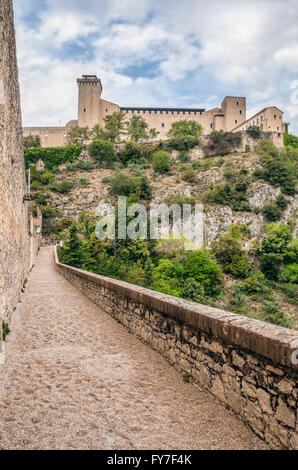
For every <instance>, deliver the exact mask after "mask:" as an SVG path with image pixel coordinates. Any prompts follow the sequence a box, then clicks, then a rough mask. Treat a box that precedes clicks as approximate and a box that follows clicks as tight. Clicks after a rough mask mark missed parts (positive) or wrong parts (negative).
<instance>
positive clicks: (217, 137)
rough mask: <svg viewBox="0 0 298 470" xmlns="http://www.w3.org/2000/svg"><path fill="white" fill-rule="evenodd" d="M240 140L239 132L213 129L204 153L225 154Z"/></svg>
mask: <svg viewBox="0 0 298 470" xmlns="http://www.w3.org/2000/svg"><path fill="white" fill-rule="evenodd" d="M241 142H242V134H241V132H224V131H213V132H211V134H210V135H209V138H208V143H207V145H206V148H205V155H209V156H216V155H227V154H228V153H230V152H231V151H232V149H233V148H235V147H238V146H239V145H240V144H241Z"/></svg>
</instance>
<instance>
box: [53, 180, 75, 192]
mask: <svg viewBox="0 0 298 470" xmlns="http://www.w3.org/2000/svg"><path fill="white" fill-rule="evenodd" d="M73 187H74V182H73V181H72V180H64V181H54V183H52V184H51V186H50V189H51V190H52V191H56V192H57V193H62V194H68V193H70V192H71V190H72V188H73Z"/></svg>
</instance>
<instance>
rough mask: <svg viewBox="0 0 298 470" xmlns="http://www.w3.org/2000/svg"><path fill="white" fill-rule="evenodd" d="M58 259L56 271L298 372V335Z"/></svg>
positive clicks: (285, 329)
mask: <svg viewBox="0 0 298 470" xmlns="http://www.w3.org/2000/svg"><path fill="white" fill-rule="evenodd" d="M54 257H55V264H56V268H58V267H60V268H62V269H65V270H68V271H70V272H73V273H74V274H75V275H77V276H79V277H81V278H83V279H85V280H86V281H89V282H93V283H95V284H97V285H99V286H101V287H104V288H107V289H111V290H112V291H114V292H116V293H118V294H119V295H120V296H124V297H126V298H128V299H130V300H131V301H133V302H138V303H141V304H143V305H144V306H146V307H148V308H150V309H153V310H157V311H159V312H161V313H163V314H165V315H167V316H169V317H170V318H173V319H175V320H178V321H181V322H185V323H187V324H189V325H191V326H193V327H195V328H197V329H199V330H202V331H203V332H205V333H206V334H208V335H212V336H213V337H217V338H219V339H221V340H223V341H224V342H225V343H228V344H233V345H236V346H239V347H241V348H244V349H247V350H249V351H251V352H254V353H256V354H259V355H261V356H264V357H266V358H268V359H271V360H272V361H273V362H274V363H277V364H280V365H282V366H286V367H289V368H291V369H294V370H295V371H296V370H298V366H297V365H295V364H293V363H292V362H291V355H292V352H293V351H295V350H296V349H298V331H295V330H290V329H287V328H284V327H281V326H277V325H272V324H270V323H266V322H263V321H260V320H256V319H253V318H247V317H244V316H242V315H238V314H236V313H231V312H227V311H225V310H220V309H217V308H213V307H209V306H207V305H202V304H198V303H195V302H191V301H188V300H184V299H180V298H178V297H174V296H171V295H167V294H163V293H160V292H156V291H152V290H150V289H146V288H144V287H140V286H137V285H134V284H129V283H127V282H124V281H119V280H117V279H112V278H109V277H105V276H101V275H98V274H93V273H90V272H87V271H83V270H81V269H77V268H74V267H71V266H68V265H65V264H62V263H60V262H59V260H58V255H57V248H56V247H55V248H54Z"/></svg>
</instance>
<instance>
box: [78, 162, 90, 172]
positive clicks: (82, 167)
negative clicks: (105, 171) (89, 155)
mask: <svg viewBox="0 0 298 470" xmlns="http://www.w3.org/2000/svg"><path fill="white" fill-rule="evenodd" d="M76 167H77V168H78V169H79V170H82V171H90V170H92V168H93V165H92V163H91V162H86V161H84V160H80V161H78V163H77V165H76Z"/></svg>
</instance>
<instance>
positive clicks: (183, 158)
mask: <svg viewBox="0 0 298 470" xmlns="http://www.w3.org/2000/svg"><path fill="white" fill-rule="evenodd" d="M178 160H179V161H180V162H182V163H187V162H189V161H190V155H189V153H188V152H187V151H186V150H181V151H180V152H179V154H178Z"/></svg>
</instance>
